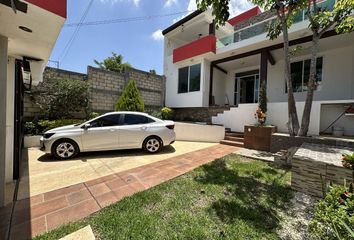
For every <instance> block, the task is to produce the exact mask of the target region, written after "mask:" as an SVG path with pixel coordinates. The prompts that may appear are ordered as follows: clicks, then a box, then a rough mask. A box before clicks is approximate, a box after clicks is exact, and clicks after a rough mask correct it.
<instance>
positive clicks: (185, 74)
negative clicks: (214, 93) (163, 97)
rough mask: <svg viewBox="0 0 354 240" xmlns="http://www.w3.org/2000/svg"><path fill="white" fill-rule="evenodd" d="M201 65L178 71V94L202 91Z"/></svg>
mask: <svg viewBox="0 0 354 240" xmlns="http://www.w3.org/2000/svg"><path fill="white" fill-rule="evenodd" d="M200 70H201V65H200V64H197V65H193V66H189V67H184V68H180V69H179V70H178V93H187V92H196V91H199V90H200Z"/></svg>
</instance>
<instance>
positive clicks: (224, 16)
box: [197, 0, 230, 26]
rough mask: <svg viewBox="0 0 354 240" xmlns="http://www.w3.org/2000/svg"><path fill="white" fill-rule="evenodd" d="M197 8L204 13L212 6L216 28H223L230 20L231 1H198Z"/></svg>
mask: <svg viewBox="0 0 354 240" xmlns="http://www.w3.org/2000/svg"><path fill="white" fill-rule="evenodd" d="M197 6H198V9H200V10H203V11H205V10H207V9H208V7H210V6H211V8H212V13H213V16H215V25H216V26H222V25H224V24H225V23H226V22H227V20H229V17H230V13H229V0H197Z"/></svg>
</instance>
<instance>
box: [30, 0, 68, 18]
mask: <svg viewBox="0 0 354 240" xmlns="http://www.w3.org/2000/svg"><path fill="white" fill-rule="evenodd" d="M26 2H28V3H31V4H33V5H36V6H37V7H40V8H43V9H45V10H47V11H49V12H52V13H54V14H56V15H58V16H61V17H63V18H66V16H67V15H66V14H67V13H66V0H26Z"/></svg>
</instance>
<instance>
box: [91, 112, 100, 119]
mask: <svg viewBox="0 0 354 240" xmlns="http://www.w3.org/2000/svg"><path fill="white" fill-rule="evenodd" d="M100 115H101V114H99V113H96V112H92V113H90V114H89V119H94V118H96V117H98V116H100Z"/></svg>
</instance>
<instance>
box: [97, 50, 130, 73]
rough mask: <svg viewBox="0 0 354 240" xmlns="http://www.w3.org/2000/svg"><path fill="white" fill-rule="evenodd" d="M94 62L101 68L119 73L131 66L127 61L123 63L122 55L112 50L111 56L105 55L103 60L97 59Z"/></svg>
mask: <svg viewBox="0 0 354 240" xmlns="http://www.w3.org/2000/svg"><path fill="white" fill-rule="evenodd" d="M94 62H95V64H96V65H98V66H99V68H101V69H105V70H109V71H113V72H119V73H124V72H126V71H127V70H129V69H130V68H132V66H131V65H130V64H129V63H123V56H122V55H120V54H119V55H118V54H116V53H114V52H112V56H111V57H107V58H106V59H104V60H103V62H99V61H97V60H94Z"/></svg>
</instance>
